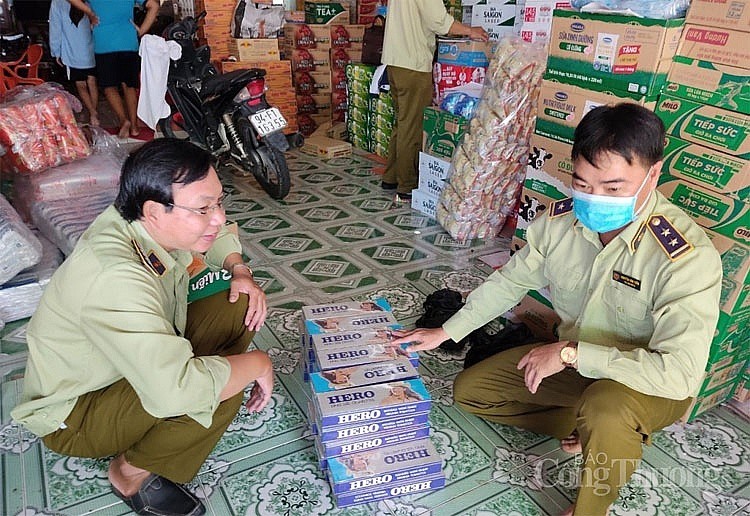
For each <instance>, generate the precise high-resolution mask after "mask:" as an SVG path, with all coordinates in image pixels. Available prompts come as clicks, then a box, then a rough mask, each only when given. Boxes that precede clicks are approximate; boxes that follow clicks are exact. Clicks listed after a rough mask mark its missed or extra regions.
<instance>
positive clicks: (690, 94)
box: [655, 0, 750, 420]
mask: <svg viewBox="0 0 750 516" xmlns="http://www.w3.org/2000/svg"><path fill="white" fill-rule="evenodd" d="M749 12H750V4H749V3H748V2H745V1H740V2H732V3H731V4H730V3H717V2H711V1H706V0H694V1H693V3H692V4H691V7H690V9H689V10H688V14H687V19H686V24H685V31H684V32H683V35H682V37H681V39H680V41H679V47H678V50H677V53H678V56H677V57H676V58H675V60H674V63H673V64H672V67H671V68H670V70H669V74H668V76H667V84H666V86H665V88H664V91H663V93H662V95H661V96H660V98H659V102H658V104H657V106H656V109H655V111H656V113H657V114H658V115H659V116H660V117H661V119H662V120H663V121H664V125H665V126H666V128H667V134H668V137H667V146H666V149H665V158H664V167H663V173H662V176H661V178H660V179H659V186H658V189H659V190H660V191H661V192H662V193H663V194H664V195H666V196H667V197H668V198H669V199H670V200H671V201H672V202H673V203H675V204H676V205H678V206H680V207H681V208H682V209H683V210H684V211H685V212H686V213H688V214H689V215H691V216H692V217H693V218H694V220H695V221H696V222H697V223H698V224H699V225H700V226H702V227H703V228H705V230H706V234H707V235H708V236H709V238H710V239H711V241H712V242H713V244H714V246H715V247H716V249H717V250H718V251H719V253H720V254H721V260H722V269H723V278H722V290H721V299H720V305H721V314H720V317H719V323H718V325H717V328H716V332H715V335H714V340H713V342H712V345H711V353H710V357H709V362H708V366H707V368H706V377H705V379H704V381H703V384H702V387H701V391H700V392H699V394H698V396H697V397H696V400H695V402H694V403H693V406H692V407H690V410H689V411H688V413H687V414H686V415H685V417H686V419H688V420H690V419H693V418H695V417H696V416H698V415H699V414H700V413H702V412H704V411H705V410H707V409H709V408H711V407H713V406H715V405H717V404H719V403H722V402H724V401H726V399H728V398H729V397H730V396H732V393H733V392H734V391H735V390H736V389H737V390H740V389H738V388H739V387H740V385H741V384H742V383H743V374H744V372H745V371H746V368H747V361H748V358H749V357H750V348H749V347H748V345H747V343H748V340H750V330H749V328H750V297H748V294H749V293H750V273H749V271H750V161H749V160H750V101H748V95H747V92H748V89H749V88H750V52H748V47H747V44H746V41H747V39H748V37H750V34H748V33H750V18H748V13H749Z"/></svg>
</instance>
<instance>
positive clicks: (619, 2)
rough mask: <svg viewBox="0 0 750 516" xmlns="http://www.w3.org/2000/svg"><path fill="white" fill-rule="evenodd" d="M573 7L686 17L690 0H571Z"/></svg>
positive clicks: (581, 9) (583, 9)
mask: <svg viewBox="0 0 750 516" xmlns="http://www.w3.org/2000/svg"><path fill="white" fill-rule="evenodd" d="M570 5H571V7H573V8H574V9H578V10H579V11H590V12H611V13H623V14H628V15H635V16H642V17H644V18H660V19H663V20H669V19H672V18H684V17H685V13H686V12H687V10H688V7H689V6H690V0H596V1H594V0H571V2H570Z"/></svg>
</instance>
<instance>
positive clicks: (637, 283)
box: [612, 271, 641, 290]
mask: <svg viewBox="0 0 750 516" xmlns="http://www.w3.org/2000/svg"><path fill="white" fill-rule="evenodd" d="M612 279H613V280H615V281H616V282H617V283H622V284H623V285H625V286H627V287H630V288H634V289H635V290H641V280H639V279H637V278H634V277H633V276H628V275H627V274H623V273H622V272H618V271H612Z"/></svg>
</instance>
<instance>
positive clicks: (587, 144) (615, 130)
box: [571, 102, 665, 167]
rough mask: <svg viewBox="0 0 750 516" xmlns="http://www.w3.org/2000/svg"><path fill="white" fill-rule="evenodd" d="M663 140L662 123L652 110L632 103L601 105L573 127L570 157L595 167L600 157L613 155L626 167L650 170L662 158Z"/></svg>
mask: <svg viewBox="0 0 750 516" xmlns="http://www.w3.org/2000/svg"><path fill="white" fill-rule="evenodd" d="M664 138H665V132H664V124H663V123H662V121H661V119H660V118H659V117H658V116H656V114H654V112H653V111H650V110H648V109H646V108H645V107H643V106H639V105H638V104H633V103H632V102H623V103H621V104H615V105H613V106H608V105H603V106H599V107H596V108H594V109H592V110H591V111H589V112H588V113H587V114H586V116H584V117H583V120H581V122H580V123H579V124H578V127H576V130H575V136H574V142H573V150H572V152H571V157H572V158H573V161H575V160H577V159H578V158H579V157H583V158H584V159H585V160H586V161H588V162H589V163H591V164H592V165H594V166H597V160H598V159H599V158H601V157H602V155H604V154H607V153H612V154H617V155H619V156H621V157H622V158H623V159H625V161H627V163H628V165H632V164H633V163H634V162H639V163H640V164H642V165H645V166H647V167H651V166H652V165H653V164H654V163H656V162H657V161H659V160H661V159H662V157H663V156H664Z"/></svg>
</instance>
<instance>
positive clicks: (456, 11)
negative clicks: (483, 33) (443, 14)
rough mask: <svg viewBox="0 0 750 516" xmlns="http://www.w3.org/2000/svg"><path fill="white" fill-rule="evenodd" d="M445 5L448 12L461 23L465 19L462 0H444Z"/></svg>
mask: <svg viewBox="0 0 750 516" xmlns="http://www.w3.org/2000/svg"><path fill="white" fill-rule="evenodd" d="M443 5H445V10H446V11H448V14H450V15H451V16H453V19H454V20H456V21H457V22H459V23H460V22H461V20H463V16H464V13H463V11H464V7H463V4H462V0H443Z"/></svg>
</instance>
